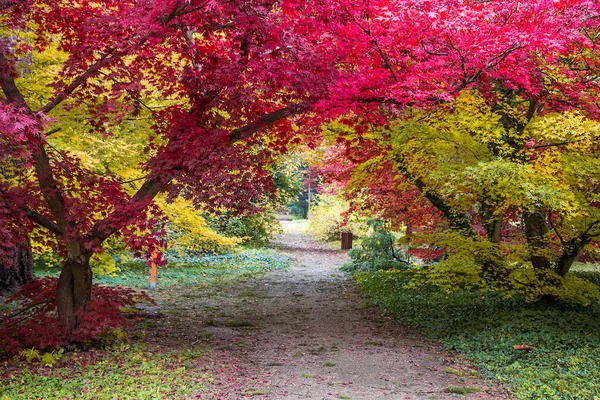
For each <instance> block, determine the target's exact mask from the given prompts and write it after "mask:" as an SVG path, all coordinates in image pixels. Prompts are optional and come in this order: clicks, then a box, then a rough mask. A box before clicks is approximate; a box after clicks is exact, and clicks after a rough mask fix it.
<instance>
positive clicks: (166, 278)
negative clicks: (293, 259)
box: [34, 249, 288, 289]
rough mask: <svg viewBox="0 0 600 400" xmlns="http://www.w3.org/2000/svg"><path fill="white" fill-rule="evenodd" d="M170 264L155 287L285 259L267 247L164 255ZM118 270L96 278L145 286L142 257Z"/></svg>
mask: <svg viewBox="0 0 600 400" xmlns="http://www.w3.org/2000/svg"><path fill="white" fill-rule="evenodd" d="M167 259H168V260H169V263H168V264H167V266H165V267H160V268H159V270H158V286H159V287H171V286H176V285H183V286H190V285H198V286H200V285H210V284H225V283H226V282H228V281H231V280H235V279H243V278H247V277H250V276H255V275H258V274H260V273H263V272H266V271H275V270H280V269H283V268H285V267H286V266H287V263H288V258H287V257H285V256H282V255H279V254H277V253H276V252H275V251H274V250H269V249H244V250H240V251H239V252H237V253H228V254H218V255H210V254H204V255H203V254H199V255H187V256H181V255H179V254H176V253H173V254H171V255H169V254H167ZM119 268H120V272H119V273H117V274H114V275H113V276H111V275H102V276H97V277H96V278H95V281H96V282H97V283H99V284H104V285H122V286H128V287H133V288H140V289H142V288H148V286H149V282H150V272H149V268H148V266H147V265H146V262H145V261H144V260H133V259H132V260H129V261H128V262H125V263H124V264H122V265H120V267H119ZM34 272H35V273H36V275H38V276H56V275H57V274H58V271H57V270H56V269H55V268H48V267H43V266H40V267H37V268H35V269H34Z"/></svg>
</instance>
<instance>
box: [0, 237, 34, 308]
mask: <svg viewBox="0 0 600 400" xmlns="http://www.w3.org/2000/svg"><path fill="white" fill-rule="evenodd" d="M31 278H33V257H32V254H31V246H30V244H29V239H27V241H26V242H25V243H24V244H23V246H22V247H20V248H18V249H17V250H16V251H15V256H14V261H13V263H12V265H5V266H0V296H4V295H5V294H8V293H11V292H13V291H14V290H15V289H17V288H18V287H19V286H22V285H23V284H25V283H26V282H27V281H28V280H30V279H31Z"/></svg>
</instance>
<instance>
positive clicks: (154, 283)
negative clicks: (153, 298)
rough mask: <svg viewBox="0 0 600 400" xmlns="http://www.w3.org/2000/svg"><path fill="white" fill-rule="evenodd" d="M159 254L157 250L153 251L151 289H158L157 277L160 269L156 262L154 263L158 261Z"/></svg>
mask: <svg viewBox="0 0 600 400" xmlns="http://www.w3.org/2000/svg"><path fill="white" fill-rule="evenodd" d="M157 254H158V251H157V250H156V249H154V250H153V251H152V262H151V264H150V265H151V270H150V289H156V275H157V273H158V268H157V265H156V262H155V261H154V260H155V259H156V256H157Z"/></svg>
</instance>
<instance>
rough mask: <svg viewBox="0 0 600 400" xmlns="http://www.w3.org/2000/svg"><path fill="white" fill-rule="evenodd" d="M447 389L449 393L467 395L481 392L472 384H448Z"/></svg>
mask: <svg viewBox="0 0 600 400" xmlns="http://www.w3.org/2000/svg"><path fill="white" fill-rule="evenodd" d="M448 391H449V392H450V393H455V394H462V395H467V394H469V393H477V392H481V389H479V388H478V387H474V386H448Z"/></svg>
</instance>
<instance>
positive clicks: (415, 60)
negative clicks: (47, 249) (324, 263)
mask: <svg viewBox="0 0 600 400" xmlns="http://www.w3.org/2000/svg"><path fill="white" fill-rule="evenodd" d="M0 10H2V17H1V18H2V19H1V21H2V22H1V23H2V35H1V37H0V84H1V88H2V93H3V96H2V99H1V100H2V102H1V104H0V130H1V132H2V137H1V139H0V167H1V168H2V171H3V174H2V178H1V179H0V263H8V262H9V260H10V258H11V257H12V255H13V254H14V249H15V248H16V247H18V246H19V244H20V243H22V242H23V240H25V238H26V237H27V236H28V235H33V236H34V237H35V239H36V240H38V241H44V242H47V243H48V245H51V246H53V247H54V248H55V249H56V251H58V252H59V253H61V254H62V255H63V257H64V259H65V263H64V266H63V269H62V274H61V278H60V279H59V282H58V289H57V293H58V296H57V308H58V313H59V315H60V316H61V319H62V320H63V323H65V324H66V325H67V326H70V327H71V328H72V329H73V330H74V329H76V328H77V324H78V317H77V316H76V315H75V314H76V312H77V310H79V309H80V308H82V307H85V304H86V303H87V302H88V301H89V299H90V296H91V293H92V291H91V288H92V283H91V282H92V276H91V270H90V268H89V259H90V257H91V255H92V254H94V253H96V252H99V251H102V244H103V242H104V241H105V240H106V239H107V238H108V237H110V236H111V235H120V236H122V237H123V239H124V240H125V241H126V242H128V244H129V245H130V247H131V248H132V249H133V250H135V251H139V252H146V253H147V254H150V253H151V251H152V250H153V249H154V248H155V247H157V246H158V244H159V241H160V234H161V230H160V228H157V227H160V226H161V225H160V222H161V221H162V219H163V218H164V217H163V216H162V215H161V213H160V212H159V210H158V209H157V208H156V207H155V206H154V205H153V198H154V197H155V196H156V195H157V194H159V193H167V194H168V195H169V196H170V197H171V198H174V197H175V196H177V195H179V194H182V195H184V196H185V197H188V198H190V199H193V201H194V203H195V204H196V205H197V206H199V207H202V208H204V209H215V210H223V209H238V210H239V209H252V208H253V207H254V205H255V204H256V202H255V200H256V199H259V198H260V197H263V196H269V195H271V194H272V193H274V191H275V187H274V185H273V183H272V181H271V175H270V174H269V164H270V162H271V161H272V159H273V157H274V156H275V155H277V154H281V153H283V152H285V151H286V150H287V149H288V148H289V147H290V146H291V145H293V144H297V143H302V142H304V143H308V144H311V145H314V144H315V143H316V142H317V140H318V138H319V136H320V135H321V133H322V132H323V129H325V130H326V131H327V130H329V131H331V132H333V136H334V139H333V140H334V142H335V143H336V145H337V147H336V150H335V151H337V152H339V153H338V155H339V156H337V157H335V160H336V161H338V162H340V169H341V171H340V173H339V174H338V173H336V174H337V178H341V179H344V178H343V177H344V176H345V177H346V181H348V182H352V183H353V186H351V188H354V189H356V190H360V191H361V193H362V194H364V195H365V196H373V197H372V199H374V200H369V201H368V204H371V205H373V207H374V209H371V210H370V211H373V212H378V213H382V215H384V216H386V215H387V216H389V217H390V218H392V217H394V218H396V223H397V224H398V225H399V224H400V223H402V224H408V225H410V226H413V227H415V228H416V229H418V230H427V231H433V230H435V228H437V227H440V226H442V227H447V228H449V229H451V230H454V231H456V232H459V233H460V234H461V235H463V236H465V237H468V238H470V239H469V240H472V239H473V238H479V237H482V238H483V237H487V238H488V239H489V240H490V241H491V243H493V244H497V245H498V246H500V247H501V243H502V242H509V243H512V237H513V236H510V235H511V233H510V232H508V231H509V230H510V228H514V227H521V228H519V229H520V230H521V232H522V234H523V237H524V238H525V239H523V241H524V242H525V243H526V245H527V246H528V247H527V249H526V251H527V252H528V254H529V255H528V256H527V257H529V259H530V260H531V261H532V262H533V263H534V264H535V266H536V267H541V268H544V267H546V266H547V267H550V261H549V260H551V258H549V257H547V256H546V250H548V249H549V250H550V251H552V252H554V253H556V254H557V257H558V258H559V259H560V257H563V255H564V257H567V258H569V257H571V255H573V253H576V255H577V254H579V253H580V252H581V251H582V249H583V248H584V247H585V246H587V245H588V244H590V243H592V242H593V240H595V239H594V238H595V236H596V235H597V233H599V232H598V225H597V224H600V222H598V221H600V214H598V212H597V210H596V209H595V208H594V207H596V206H597V204H598V201H599V200H600V199H598V198H597V196H598V195H597V192H598V185H599V182H598V180H597V176H596V177H595V176H592V175H593V173H592V174H591V175H590V176H579V177H578V178H577V179H579V181H577V183H576V187H573V188H571V189H569V188H568V187H567V186H564V185H568V184H570V183H569V182H573V180H572V179H570V178H569V179H566V178H565V179H564V180H563V182H562V183H561V182H550V181H551V179H550V178H551V177H555V176H558V175H559V174H558V173H557V172H556V171H558V170H560V173H561V174H563V175H561V176H567V175H568V174H567V172H565V168H567V166H568V162H567V160H566V159H565V158H564V157H563V155H564V154H565V153H563V151H564V152H566V151H567V150H571V148H570V147H568V146H566V147H565V146H562V147H561V146H553V147H551V149H554V148H555V147H556V148H557V149H562V150H559V151H558V153H557V152H553V153H552V154H549V153H547V152H546V153H544V151H543V150H545V149H547V148H548V147H544V146H548V145H549V144H550V143H552V144H553V145H554V144H556V143H559V142H560V143H563V142H567V143H568V144H572V143H578V145H579V146H580V147H579V148H578V149H576V150H577V151H580V153H582V154H586V155H589V154H594V153H595V152H596V154H597V150H598V149H597V144H596V143H597V138H598V133H597V128H595V125H593V124H591V122H590V121H592V122H593V121H596V120H598V119H600V113H599V107H598V103H597V98H596V96H597V93H598V83H597V72H598V62H599V58H598V42H597V40H598V22H599V19H598V18H599V14H600V5H599V4H598V3H597V2H596V1H594V0H532V1H526V2H525V1H518V0H502V1H500V0H492V1H467V0H463V1H459V0H452V1H450V0H448V1H442V2H440V1H430V0H416V1H415V0H410V1H409V0H406V1H379V0H370V1H363V0H353V1H347V0H332V1H319V2H315V1H287V0H282V1H255V0H251V1H237V0H236V1H219V0H144V1H121V0H118V1H116V0H115V1H108V0H107V1H96V2H90V1H83V0H75V1H41V0H40V1H37V0H0ZM48 49H56V50H58V51H60V52H62V53H63V54H65V59H66V61H65V62H64V64H63V65H62V67H61V69H60V71H59V72H58V73H57V74H56V75H55V76H54V77H53V80H52V82H51V83H50V84H49V86H48V88H47V92H46V93H32V92H31V91H29V90H28V88H27V87H26V86H23V85H22V79H21V78H22V77H23V76H24V75H26V74H27V59H28V57H30V56H31V55H32V54H33V55H34V56H35V54H39V53H43V52H44V51H48ZM65 115H70V116H78V118H79V119H80V120H81V121H80V122H81V129H80V131H79V132H78V135H81V136H86V135H110V134H111V132H112V129H113V127H115V126H119V124H122V123H123V122H124V121H128V120H131V119H135V118H141V117H143V118H145V119H149V120H151V124H150V125H151V129H152V130H153V134H152V136H151V137H150V138H149V140H148V142H147V143H146V151H147V153H148V157H147V159H146V160H145V161H144V163H143V168H144V171H145V175H144V177H143V179H141V180H139V181H136V183H135V186H134V188H133V190H132V188H131V185H129V184H128V183H127V184H126V183H125V182H122V181H121V180H120V179H119V177H118V176H116V175H115V174H111V173H110V172H109V173H104V174H102V175H99V174H97V173H96V172H94V171H91V170H89V169H88V168H86V167H85V165H83V164H82V163H81V162H80V160H79V159H78V158H77V157H76V156H75V155H73V154H70V153H69V152H67V151H63V150H60V149H55V148H53V147H52V146H51V141H52V136H51V133H52V132H56V130H57V129H60V128H61V120H62V119H61V118H63V117H64V116H65ZM81 116H83V117H81ZM459 117H460V118H459ZM453 118H454V119H453ZM461 118H462V119H461ZM544 118H555V120H554V121H558V120H560V121H562V122H560V124H558V123H557V122H554V123H553V122H552V120H548V119H544ZM573 118H575V120H576V121H581V124H583V125H581V124H578V125H577V126H586V125H585V124H591V125H589V126H590V129H591V130H587V131H586V132H578V131H574V130H569V129H568V127H569V126H573V125H574V122H573V121H575V120H573ZM533 124H537V125H535V126H536V127H538V128H539V129H538V130H536V131H533V130H532V128H531V127H532V126H534V125H533ZM557 124H558V125H557ZM551 126H563V127H566V128H565V129H563V130H562V131H555V132H553V135H554V136H552V135H550V136H552V137H553V138H555V139H556V142H550V140H551V137H550V136H548V129H550V128H549V127H551ZM324 127H325V128H324ZM593 129H596V131H594V130H593ZM452 142H455V144H456V146H455V147H452V146H449V145H448V146H444V144H449V143H452ZM434 144H437V145H438V146H437V147H436V146H434ZM440 144H441V145H440ZM536 150H538V151H536ZM452 151H456V152H455V153H453V152H452ZM569 154H571V153H569ZM542 161H543V162H544V163H545V164H544V165H555V166H556V168H557V169H556V170H553V169H552V168H550V169H548V170H545V171H546V172H544V174H545V175H543V177H542V178H540V180H539V182H538V185H537V187H544V188H545V187H547V186H548V187H549V186H552V185H550V184H551V183H556V184H557V185H558V186H559V187H560V188H561V189H560V190H559V191H562V192H561V193H566V192H567V191H569V190H570V191H571V193H575V194H574V195H573V197H572V198H571V200H572V201H571V202H570V203H569V201H570V200H569V199H570V198H569V197H568V196H567V197H565V198H564V201H563V202H562V203H561V202H560V201H559V202H557V203H552V202H551V201H549V200H548V201H545V200H544V199H546V198H552V196H553V195H552V193H550V194H549V195H548V193H546V192H543V193H541V192H539V191H538V192H539V193H538V192H535V191H534V192H535V193H533V192H531V190H530V192H531V193H533V194H532V195H531V196H530V197H531V199H530V200H524V197H523V196H521V194H522V193H524V190H522V191H518V193H517V194H515V195H514V196H513V197H510V196H508V197H507V196H504V195H503V193H502V190H503V189H502V188H503V187H502V186H501V185H497V184H496V183H494V182H499V181H500V180H501V179H500V178H501V177H502V176H507V175H506V174H500V175H501V177H500V178H498V179H496V180H494V178H490V175H489V174H488V175H486V174H482V173H481V171H485V168H488V169H487V170H488V171H506V173H507V174H509V173H513V175H511V176H514V177H515V179H521V181H526V182H533V183H532V185H534V186H535V181H534V180H531V179H529V178H527V177H530V176H531V174H533V172H532V171H533V170H531V169H532V168H534V167H536V166H537V165H538V164H541V163H542ZM589 162H590V163H592V160H590V161H589ZM481 163H483V164H481ZM553 163H554V164H553ZM333 165H334V164H331V166H333ZM559 166H560V167H559ZM484 167H485V168H484ZM482 168H483V169H482ZM534 172H535V171H534ZM461 174H462V175H461ZM465 174H467V175H465ZM528 174H529V175H528ZM564 174H567V175H564ZM519 177H521V178H519ZM546 178H547V179H546ZM499 179H500V180H499ZM573 179H575V178H573ZM561 185H562V186H561ZM513 186H514V185H513ZM488 187H489V189H486V188H488ZM486 190H487V191H486ZM544 196H546V197H544ZM555 198H560V199H562V197H560V196H559V197H555ZM540 199H541V200H540ZM375 200H376V201H375ZM561 201H562V200H561ZM565 205H568V207H566V208H565V207H562V206H565ZM358 206H359V205H357V207H358ZM561 207H562V208H561ZM391 210H394V211H393V212H391ZM574 210H575V211H574ZM581 210H584V211H583V212H581ZM584 214H585V218H586V223H585V226H581V227H579V225H578V224H579V222H577V221H579V220H581V219H582V218H583V216H584ZM569 218H570V219H569ZM425 221H429V222H430V224H429V225H427V224H426V223H425ZM519 224H521V225H519ZM551 225H554V228H556V229H554V228H553V227H552V226H551ZM549 229H554V236H551V235H550V236H549V234H548V230H549ZM477 240H479V239H477ZM500 247H499V248H498V251H499V253H498V254H499V255H501V254H502V253H503V252H506V251H507V250H506V249H504V248H500ZM575 250H576V251H575ZM159 257H160V256H159ZM494 257H496V256H494ZM494 257H487V258H486V260H483V261H482V264H484V266H485V268H487V269H494V268H496V267H497V266H498V263H499V262H497V260H496V259H495V258H494ZM492 258H494V260H492ZM544 260H546V261H544ZM158 261H160V260H158ZM552 262H554V261H552ZM556 265H558V264H556ZM561 265H562V264H561ZM567 270H568V267H567ZM559 272H560V271H559ZM490 274H492V275H493V274H494V273H492V272H490Z"/></svg>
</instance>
